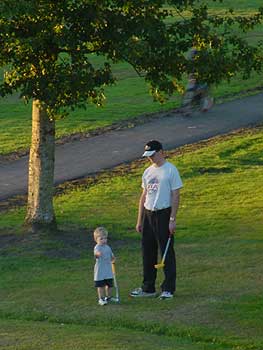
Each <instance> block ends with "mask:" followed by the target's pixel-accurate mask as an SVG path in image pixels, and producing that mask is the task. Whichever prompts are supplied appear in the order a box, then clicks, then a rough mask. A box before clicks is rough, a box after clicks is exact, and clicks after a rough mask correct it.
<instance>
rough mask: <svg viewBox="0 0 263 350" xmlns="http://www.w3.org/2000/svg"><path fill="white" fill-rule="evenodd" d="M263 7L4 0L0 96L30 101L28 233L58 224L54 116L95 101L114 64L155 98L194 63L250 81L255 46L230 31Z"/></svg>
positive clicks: (203, 74) (213, 74)
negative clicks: (222, 10) (192, 54)
mask: <svg viewBox="0 0 263 350" xmlns="http://www.w3.org/2000/svg"><path fill="white" fill-rule="evenodd" d="M185 10H188V12H187V15H184V13H186V12H184V11H185ZM262 13H263V11H262V9H259V12H258V13H257V14H255V15H253V16H252V17H240V16H235V15H234V13H233V11H231V10H230V11H229V12H228V13H226V14H225V15H221V16H216V15H210V14H209V11H208V7H207V5H206V4H204V3H203V2H200V1H194V0H193V1H183V0H182V1H161V0H156V1H154V0H152V1H147V0H144V1H142V0H140V1H139V0H133V1H121V0H119V1H117V0H116V1H115V0H111V1H108V0H102V1H95V0H94V1H91V0H56V1H50V0H27V1H23V0H20V1H19V2H18V1H14V0H8V1H7V0H2V1H1V4H0V44H1V50H0V66H2V67H5V75H4V80H3V82H2V83H1V85H0V94H1V95H2V96H5V95H7V94H12V93H13V92H15V91H18V92H19V94H20V96H21V97H23V98H24V99H25V100H26V101H32V103H33V108H32V144H31V149H30V160H29V184H28V209H27V215H26V219H25V221H26V223H27V224H28V225H29V226H31V227H32V228H33V230H35V229H38V228H39V227H43V226H44V227H48V228H50V227H51V228H54V227H56V220H55V214H54V209H53V200H52V198H53V177H54V139H55V120H56V118H57V117H58V116H61V115H66V114H67V112H68V110H70V109H71V110H73V109H74V108H76V107H83V108H85V106H86V104H87V103H96V104H97V105H100V104H102V103H103V100H104V99H105V97H104V87H105V86H106V85H111V84H113V83H114V82H115V78H114V76H113V74H112V70H111V65H112V64H113V63H115V62H118V61H126V62H129V63H130V64H131V65H132V66H133V67H134V69H135V70H136V71H137V72H138V74H140V75H143V76H144V78H145V80H146V81H147V82H148V83H149V84H150V90H151V93H152V94H153V97H154V98H155V99H158V100H160V101H162V100H163V99H164V98H165V97H166V96H167V95H171V94H172V93H173V92H174V91H175V90H180V89H182V79H183V76H184V74H185V73H189V72H191V71H192V69H193V67H192V65H193V64H194V65H195V71H196V72H197V74H198V75H199V76H200V78H201V79H202V80H204V81H207V82H209V83H211V84H213V83H218V82H220V81H221V80H222V79H230V78H231V77H232V76H233V75H234V74H235V73H236V72H241V73H242V74H243V76H244V78H247V77H248V76H249V74H250V73H251V72H252V71H253V70H256V71H259V70H260V69H261V66H262V51H261V47H260V46H257V47H254V46H251V45H249V44H248V43H247V42H246V40H245V39H242V38H241V37H239V35H238V34H235V31H233V28H237V27H239V28H241V29H242V30H243V31H247V30H249V29H251V28H252V27H253V26H254V25H256V24H258V23H260V22H261V20H262ZM194 41H195V43H196V45H198V48H199V54H198V56H197V58H196V59H195V62H194V63H193V62H189V61H188V60H187V59H186V52H187V51H188V50H189V48H190V47H191V46H192V44H193V42H194ZM94 54H95V55H100V56H102V57H103V58H104V62H103V63H102V64H101V65H100V66H99V67H98V66H94V65H93V64H92V56H93V55H94Z"/></svg>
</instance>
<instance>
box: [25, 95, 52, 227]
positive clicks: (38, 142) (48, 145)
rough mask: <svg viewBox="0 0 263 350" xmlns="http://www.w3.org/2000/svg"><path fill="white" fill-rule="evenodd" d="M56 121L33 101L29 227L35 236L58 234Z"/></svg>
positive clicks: (28, 209) (29, 172)
mask: <svg viewBox="0 0 263 350" xmlns="http://www.w3.org/2000/svg"><path fill="white" fill-rule="evenodd" d="M54 160H55V121H54V120H50V118H49V117H48V114H47V111H46V108H45V107H43V106H42V105H41V104H40V101H38V100H34V101H33V109H32V141H31V148H30V156H29V170H28V205H27V215H26V219H25V225H26V226H27V227H29V228H30V229H31V230H32V231H33V232H36V231H39V230H43V229H44V230H55V229H56V219H55V214H54V208H53V182H54Z"/></svg>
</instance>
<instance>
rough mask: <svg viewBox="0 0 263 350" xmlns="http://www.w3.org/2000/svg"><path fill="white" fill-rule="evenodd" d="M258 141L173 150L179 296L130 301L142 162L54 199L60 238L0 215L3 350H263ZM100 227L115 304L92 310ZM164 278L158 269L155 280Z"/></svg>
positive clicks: (220, 141) (259, 135)
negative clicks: (112, 263)
mask: <svg viewBox="0 0 263 350" xmlns="http://www.w3.org/2000/svg"><path fill="white" fill-rule="evenodd" d="M262 146H263V128H262V127H261V128H256V129H251V130H246V131H243V132H242V133H237V134H233V135H230V136H227V137H217V138H214V139H212V140H210V141H207V142H202V143H199V144H197V145H193V146H186V147H183V148H181V149H180V152H176V151H175V152H173V151H172V152H169V153H168V155H169V159H170V161H172V162H173V163H175V164H176V165H177V167H178V168H179V170H180V173H181V175H182V178H183V182H184V188H183V190H182V200H181V208H180V211H179V215H178V230H177V235H176V243H175V244H176V252H177V258H178V290H177V293H176V297H175V298H174V299H173V300H171V301H167V302H162V301H159V300H157V299H151V300H149V299H148V300H134V299H129V298H128V292H129V291H130V290H131V289H132V288H134V287H137V286H139V285H140V283H141V273H140V271H141V256H140V237H139V235H138V234H137V233H136V232H135V229H134V225H135V222H136V212H137V202H138V198H139V192H140V181H141V180H140V179H141V173H142V170H143V169H144V168H145V166H146V164H147V163H145V162H142V161H138V162H135V163H132V164H131V165H130V166H123V167H119V168H118V169H116V171H114V172H105V173H104V174H102V175H100V176H99V177H98V178H97V181H96V182H94V183H93V184H90V185H89V186H88V185H87V184H85V181H84V183H83V185H79V186H78V187H77V188H75V189H74V188H73V189H72V188H71V189H68V190H66V192H65V193H64V194H62V195H59V196H57V197H56V198H55V208H56V214H57V219H58V224H59V227H60V228H61V230H62V231H61V232H60V233H58V234H57V235H56V236H52V235H45V234H42V235H32V236H28V235H26V234H24V233H23V230H22V229H21V224H22V221H23V216H24V213H25V209H24V208H20V209H14V210H12V211H9V212H8V213H2V214H1V217H0V227H1V228H2V229H1V231H0V240H1V244H0V246H1V248H0V249H1V258H0V269H1V270H0V271H1V277H0V279H1V286H0V329H1V330H0V345H2V346H3V347H4V348H5V349H8V350H9V349H19V350H20V349H27V350H28V349H43V348H46V349H70V348H73V347H74V349H77V350H78V349H85V348H89V346H91V344H92V347H93V348H94V349H102V348H105V349H127V350H129V349H131V348H134V347H136V348H138V349H153V350H155V349H160V348H161V349H182V350H186V349H187V350H188V349H189V350H190V349H202V350H203V349H218V350H219V349H220V350H225V349H235V350H247V349H255V350H260V349H263V336H262V327H263V317H262V309H263V302H262V292H261V291H262V288H263V285H262V279H261V277H260V276H261V274H262V263H263V259H262V249H263V240H262V224H263V217H262V207H263V199H262V195H261V191H260V189H261V187H262V183H263V173H262V165H263V157H262ZM97 225H105V226H106V227H107V228H108V229H109V231H110V239H109V242H110V245H111V246H112V248H113V251H114V253H115V255H116V256H117V262H116V265H117V278H118V282H119V286H120V292H121V304H120V305H108V306H107V307H99V306H97V304H96V292H95V290H94V288H93V282H92V279H93V265H94V261H93V256H92V251H93V245H94V243H93V241H92V230H93V229H94V227H96V226H97ZM161 279H162V272H160V273H159V274H158V285H159V284H160V282H161ZM99 334H101V335H102V336H101V337H100V336H99ZM72 344H74V346H73V345H72Z"/></svg>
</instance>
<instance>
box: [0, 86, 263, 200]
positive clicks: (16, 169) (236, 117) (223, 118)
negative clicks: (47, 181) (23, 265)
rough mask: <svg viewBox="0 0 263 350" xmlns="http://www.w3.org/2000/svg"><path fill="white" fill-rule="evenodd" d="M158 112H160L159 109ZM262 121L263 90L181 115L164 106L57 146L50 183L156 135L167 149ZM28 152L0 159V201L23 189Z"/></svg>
mask: <svg viewBox="0 0 263 350" xmlns="http://www.w3.org/2000/svg"><path fill="white" fill-rule="evenodd" d="M162 115H163V113H162ZM262 122H263V94H262V93H261V94H258V95H254V96H249V97H246V98H244V99H239V100H235V101H231V102H228V103H224V104H221V105H216V106H214V108H213V109H212V110H211V111H209V112H208V113H196V114H195V115H194V116H192V117H185V116H183V115H181V114H179V113H178V112H177V113H175V112H167V114H166V115H163V116H162V118H158V119H155V120H152V121H150V122H148V123H146V124H143V125H139V126H135V127H134V128H127V129H123V130H117V131H111V132H108V133H105V134H102V135H98V136H94V137H90V138H87V139H82V140H80V141H74V142H72V143H68V144H64V145H57V146H56V155H55V159H56V164H55V184H59V183H63V182H65V181H69V180H73V179H77V178H81V177H85V176H88V175H91V174H94V173H96V172H98V171H100V170H103V169H109V168H112V167H115V166H116V165H119V164H121V163H123V162H130V161H132V160H135V159H137V158H139V157H140V156H141V154H142V152H143V146H144V144H145V143H146V142H147V141H148V140H150V139H153V138H155V139H158V140H160V141H161V142H162V143H163V145H164V147H165V148H166V149H173V148H176V147H178V146H182V145H184V144H189V143H193V142H197V141H200V140H204V139H207V138H209V137H212V136H215V135H219V134H224V133H227V132H230V131H232V130H235V129H238V128H241V127H247V126H249V125H255V124H259V123H262ZM27 167H28V156H26V157H22V158H20V159H18V160H15V161H10V162H8V163H3V164H0V201H1V200H5V199H8V198H11V197H13V196H15V195H23V194H26V192H27Z"/></svg>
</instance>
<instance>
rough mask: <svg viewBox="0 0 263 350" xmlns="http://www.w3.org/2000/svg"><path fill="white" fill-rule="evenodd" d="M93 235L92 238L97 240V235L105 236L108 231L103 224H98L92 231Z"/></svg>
mask: <svg viewBox="0 0 263 350" xmlns="http://www.w3.org/2000/svg"><path fill="white" fill-rule="evenodd" d="M93 236H94V240H95V241H97V239H98V237H105V238H107V237H108V231H107V230H106V228H105V227H103V226H99V227H97V228H96V229H95V231H94V233H93Z"/></svg>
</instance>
